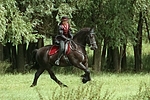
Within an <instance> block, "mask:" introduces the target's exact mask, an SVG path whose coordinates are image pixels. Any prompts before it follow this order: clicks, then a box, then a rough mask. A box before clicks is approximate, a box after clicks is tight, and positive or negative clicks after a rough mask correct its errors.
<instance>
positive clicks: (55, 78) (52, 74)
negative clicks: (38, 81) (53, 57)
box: [47, 68, 68, 87]
mask: <svg viewBox="0 0 150 100" xmlns="http://www.w3.org/2000/svg"><path fill="white" fill-rule="evenodd" d="M47 71H48V73H49V75H50V77H51V78H52V79H53V80H54V81H55V82H56V83H57V84H58V85H59V86H60V87H68V86H67V85H65V84H63V83H62V82H61V81H59V80H58V79H57V77H56V76H55V74H54V73H53V71H52V70H51V69H50V68H49V69H47Z"/></svg>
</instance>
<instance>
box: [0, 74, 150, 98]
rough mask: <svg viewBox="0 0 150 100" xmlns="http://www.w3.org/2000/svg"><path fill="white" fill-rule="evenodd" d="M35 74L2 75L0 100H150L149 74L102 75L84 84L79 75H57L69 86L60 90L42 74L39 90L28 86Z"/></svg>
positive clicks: (0, 78) (47, 76)
mask: <svg viewBox="0 0 150 100" xmlns="http://www.w3.org/2000/svg"><path fill="white" fill-rule="evenodd" d="M33 76H34V74H23V75H22V74H17V75H12V74H7V75H1V76H0V80H1V81H0V100H149V97H150V88H149V85H150V78H149V74H110V73H107V74H100V75H92V81H90V82H88V83H86V84H82V82H81V79H80V77H79V76H78V75H73V74H72V75H63V74H56V76H57V77H58V79H60V80H61V81H62V82H63V83H65V84H66V85H68V88H61V87H59V86H58V85H57V84H56V83H55V82H54V81H53V80H51V79H50V78H49V75H48V74H47V73H44V74H42V76H41V77H40V78H39V81H38V84H37V86H36V87H33V88H31V87H29V86H30V85H31V83H32V80H33Z"/></svg>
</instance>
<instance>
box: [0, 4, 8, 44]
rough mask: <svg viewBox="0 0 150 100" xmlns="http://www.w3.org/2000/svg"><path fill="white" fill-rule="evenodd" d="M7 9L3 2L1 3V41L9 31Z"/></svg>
mask: <svg viewBox="0 0 150 100" xmlns="http://www.w3.org/2000/svg"><path fill="white" fill-rule="evenodd" d="M6 12H7V11H6V9H5V8H4V7H3V5H2V4H0V18H1V20H0V42H2V41H4V38H5V33H6V31H7V28H6V24H7V19H6V17H5V15H6Z"/></svg>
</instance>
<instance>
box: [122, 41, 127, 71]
mask: <svg viewBox="0 0 150 100" xmlns="http://www.w3.org/2000/svg"><path fill="white" fill-rule="evenodd" d="M126 67H127V57H126V44H124V45H123V51H122V61H121V71H125V70H126Z"/></svg>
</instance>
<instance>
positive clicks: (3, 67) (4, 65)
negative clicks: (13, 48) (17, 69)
mask: <svg viewBox="0 0 150 100" xmlns="http://www.w3.org/2000/svg"><path fill="white" fill-rule="evenodd" d="M10 66H11V64H10V63H8V62H6V61H0V74H4V73H6V71H7V69H8V68H9V67H10Z"/></svg>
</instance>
